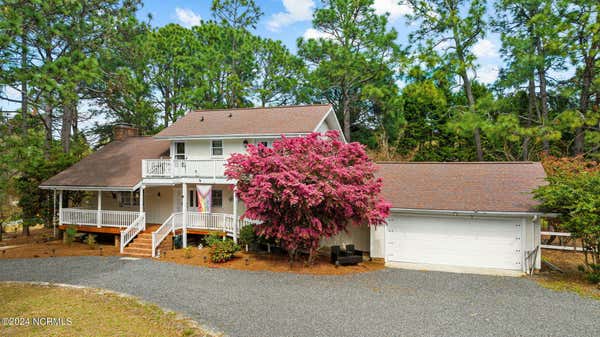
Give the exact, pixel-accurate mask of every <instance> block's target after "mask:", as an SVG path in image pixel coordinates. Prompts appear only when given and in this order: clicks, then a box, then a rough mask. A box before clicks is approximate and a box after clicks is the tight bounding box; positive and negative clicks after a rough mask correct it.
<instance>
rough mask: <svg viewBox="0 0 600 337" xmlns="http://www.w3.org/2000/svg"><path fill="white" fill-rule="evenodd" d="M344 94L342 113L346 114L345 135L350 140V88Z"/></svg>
mask: <svg viewBox="0 0 600 337" xmlns="http://www.w3.org/2000/svg"><path fill="white" fill-rule="evenodd" d="M343 91H344V93H343V94H342V100H343V101H342V113H343V116H344V137H346V141H347V142H350V139H351V138H350V102H349V101H348V90H347V89H344V90H343Z"/></svg>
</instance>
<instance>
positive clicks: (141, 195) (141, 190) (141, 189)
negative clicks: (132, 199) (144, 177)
mask: <svg viewBox="0 0 600 337" xmlns="http://www.w3.org/2000/svg"><path fill="white" fill-rule="evenodd" d="M144 188H145V187H144V185H141V186H140V215H142V213H144ZM144 230H146V221H145V219H144Z"/></svg>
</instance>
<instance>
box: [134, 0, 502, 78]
mask: <svg viewBox="0 0 600 337" xmlns="http://www.w3.org/2000/svg"><path fill="white" fill-rule="evenodd" d="M256 2H257V4H258V5H259V6H260V7H261V8H262V10H263V12H264V13H265V15H264V16H263V17H262V19H261V21H260V22H259V24H258V27H257V28H256V31H255V33H256V34H258V35H261V36H264V37H269V38H272V39H277V40H281V41H283V42H284V43H285V44H286V45H287V46H288V48H290V49H291V50H292V51H295V50H296V39H297V38H298V37H300V36H304V37H311V36H313V37H314V36H318V35H319V32H317V31H315V30H314V29H312V25H311V18H312V13H313V12H314V10H315V8H316V7H317V6H319V5H320V1H319V0H256ZM211 3H212V0H175V1H165V0H163V1H161V0H146V1H144V7H143V8H142V10H141V11H140V18H144V17H146V16H147V15H148V14H150V15H152V20H151V23H152V25H153V26H163V25H165V24H168V23H171V22H174V23H179V24H181V25H183V26H187V27H190V26H192V25H195V24H198V22H199V21H200V20H209V19H211V18H212V17H211V13H210V4H211ZM374 8H375V11H376V12H377V13H380V14H383V13H390V16H389V19H390V26H392V27H394V28H395V29H396V30H397V31H398V33H399V34H398V35H399V38H398V42H399V43H400V44H402V45H406V43H407V36H408V33H409V32H410V26H409V25H407V23H406V21H405V19H404V14H406V13H407V12H408V11H409V8H408V7H405V6H401V5H398V0H375V1H374ZM499 47H500V42H499V39H498V36H497V35H496V34H489V35H488V36H486V38H485V39H484V40H482V41H480V42H479V43H478V44H477V45H475V47H474V49H473V52H474V53H475V54H476V56H477V57H478V64H479V69H478V71H477V79H478V80H479V81H481V82H484V83H488V84H489V83H492V82H494V80H495V79H496V77H497V73H498V69H499V65H500V64H501V60H500V56H499V51H498V49H499Z"/></svg>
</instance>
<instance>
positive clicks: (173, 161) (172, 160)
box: [169, 142, 176, 178]
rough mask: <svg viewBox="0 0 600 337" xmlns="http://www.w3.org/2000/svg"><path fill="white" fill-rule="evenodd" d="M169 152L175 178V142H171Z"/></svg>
mask: <svg viewBox="0 0 600 337" xmlns="http://www.w3.org/2000/svg"><path fill="white" fill-rule="evenodd" d="M169 151H170V152H169V156H170V157H171V178H173V177H174V176H175V151H176V148H175V142H171V147H170V150H169Z"/></svg>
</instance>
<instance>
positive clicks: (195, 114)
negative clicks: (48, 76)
mask: <svg viewBox="0 0 600 337" xmlns="http://www.w3.org/2000/svg"><path fill="white" fill-rule="evenodd" d="M332 129H334V130H339V131H340V133H341V129H340V125H339V123H338V120H337V118H336V116H335V113H334V111H333V109H332V107H331V106H330V105H308V106H287V107H274V108H247V109H228V110H202V111H192V112H189V113H187V114H186V115H185V116H183V117H182V118H180V119H179V120H177V121H176V122H175V123H173V124H172V125H171V126H169V127H168V128H165V129H164V130H162V131H161V132H159V133H158V134H156V135H155V136H153V137H142V136H139V134H138V131H137V129H135V128H133V127H130V126H127V125H117V126H115V129H114V141H112V142H111V143H109V144H107V145H105V146H103V147H102V148H101V149H100V150H98V151H97V152H95V153H92V154H90V155H89V156H88V157H86V158H84V159H83V160H81V161H80V162H78V163H76V164H75V165H73V166H71V167H69V168H68V169H66V170H64V171H62V172H60V173H59V174H57V175H56V176H54V177H52V178H50V179H48V180H47V181H45V182H44V183H43V184H42V185H41V186H40V187H41V188H43V189H52V190H55V191H56V194H57V198H58V199H59V201H58V205H59V210H58V214H59V216H58V225H59V228H60V229H65V226H66V225H76V226H77V230H78V231H80V232H92V233H108V234H115V238H116V243H118V244H119V246H120V248H121V251H122V252H124V253H127V254H131V255H146V256H150V255H155V254H156V249H157V247H159V245H160V244H161V242H162V241H163V240H164V239H165V238H166V237H167V235H168V234H169V233H173V232H175V231H178V232H181V233H182V234H183V245H184V246H185V245H186V241H187V235H188V234H206V233H208V232H212V231H221V232H223V233H224V234H226V235H230V236H232V237H233V238H234V239H236V237H237V233H238V230H239V228H240V226H241V225H243V223H241V221H246V220H239V217H240V215H241V214H242V213H243V210H244V205H243V204H242V203H241V202H238V200H237V196H236V195H235V193H233V186H234V184H235V181H231V180H228V179H227V177H225V174H224V169H225V164H226V161H227V158H228V157H229V156H230V155H231V154H233V153H242V152H244V151H245V148H246V146H247V145H248V144H259V143H262V144H264V145H266V146H271V144H272V143H273V141H274V140H276V139H278V138H280V137H281V136H282V135H285V136H286V137H297V136H303V135H307V134H309V133H311V132H315V131H316V132H325V131H327V130H332ZM197 185H211V192H210V193H211V198H210V199H211V201H212V202H211V208H210V212H199V211H198V193H197V192H196V187H197ZM69 191H71V196H78V197H77V198H76V197H70V198H67V197H66V195H67V194H68V193H69ZM73 191H77V192H82V191H83V192H86V193H84V195H85V196H86V197H85V198H81V195H82V193H77V194H74V193H72V192H73ZM79 199H82V200H79ZM138 236H139V237H138ZM136 237H137V240H136Z"/></svg>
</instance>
